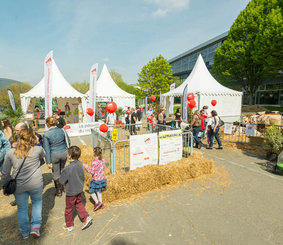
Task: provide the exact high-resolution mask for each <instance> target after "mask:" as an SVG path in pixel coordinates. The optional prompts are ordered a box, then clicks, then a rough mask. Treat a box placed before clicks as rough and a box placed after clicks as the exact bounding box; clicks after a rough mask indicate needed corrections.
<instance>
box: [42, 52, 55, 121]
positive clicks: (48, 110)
mask: <svg viewBox="0 0 283 245" xmlns="http://www.w3.org/2000/svg"><path fill="white" fill-rule="evenodd" d="M53 62H54V61H53V51H50V52H49V53H48V54H47V56H46V57H45V60H44V81H45V119H46V118H47V117H52V78H53V75H52V72H53V71H52V66H53V65H52V63H53Z"/></svg>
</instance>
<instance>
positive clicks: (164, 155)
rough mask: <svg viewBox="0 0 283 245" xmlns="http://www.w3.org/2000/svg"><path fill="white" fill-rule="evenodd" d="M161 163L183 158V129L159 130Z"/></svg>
mask: <svg viewBox="0 0 283 245" xmlns="http://www.w3.org/2000/svg"><path fill="white" fill-rule="evenodd" d="M159 146H160V149H159V165H164V164H167V163H169V162H174V161H178V160H181V159H182V155H183V147H182V131H181V130H174V131H163V132H159Z"/></svg>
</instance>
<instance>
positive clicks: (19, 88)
mask: <svg viewBox="0 0 283 245" xmlns="http://www.w3.org/2000/svg"><path fill="white" fill-rule="evenodd" d="M31 88H32V86H31V85H29V84H28V83H13V84H11V85H10V86H8V87H5V88H2V89H1V90H0V106H5V107H10V100H9V95H8V92H7V91H8V89H10V90H11V91H12V92H13V95H14V98H15V104H16V106H17V107H18V106H20V104H21V101H20V94H21V93H26V92H28V91H29V90H31Z"/></svg>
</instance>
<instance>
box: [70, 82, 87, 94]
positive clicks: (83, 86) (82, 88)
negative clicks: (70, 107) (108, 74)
mask: <svg viewBox="0 0 283 245" xmlns="http://www.w3.org/2000/svg"><path fill="white" fill-rule="evenodd" d="M72 86H73V88H74V89H76V90H78V91H79V92H80V93H82V94H85V93H86V92H87V91H88V90H89V82H87V81H83V82H75V83H72Z"/></svg>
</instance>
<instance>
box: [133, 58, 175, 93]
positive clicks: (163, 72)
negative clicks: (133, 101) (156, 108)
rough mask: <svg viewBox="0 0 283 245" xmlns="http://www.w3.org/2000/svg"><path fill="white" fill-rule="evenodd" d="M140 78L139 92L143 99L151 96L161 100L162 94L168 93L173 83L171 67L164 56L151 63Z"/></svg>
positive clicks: (141, 73)
mask: <svg viewBox="0 0 283 245" xmlns="http://www.w3.org/2000/svg"><path fill="white" fill-rule="evenodd" d="M138 76H139V78H138V86H139V87H140V90H139V92H140V95H141V96H142V97H143V98H145V97H146V96H147V97H150V96H151V95H155V96H156V97H157V98H159V96H160V92H161V93H165V92H168V90H169V88H170V84H171V83H172V82H173V75H172V69H171V66H170V64H169V63H168V62H167V60H166V59H165V58H164V57H163V56H162V55H159V56H158V57H156V58H154V59H152V60H151V61H149V62H148V63H147V64H146V65H145V66H144V67H143V68H142V70H141V72H140V73H139V74H138Z"/></svg>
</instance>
